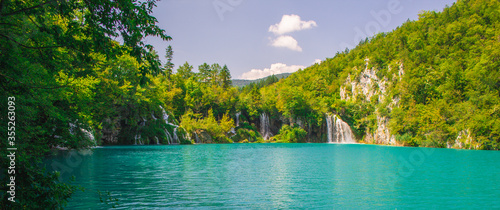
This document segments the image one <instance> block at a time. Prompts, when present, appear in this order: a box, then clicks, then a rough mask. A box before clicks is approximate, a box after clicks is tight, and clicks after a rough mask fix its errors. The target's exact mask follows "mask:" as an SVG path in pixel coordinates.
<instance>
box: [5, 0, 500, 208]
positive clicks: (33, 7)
mask: <svg viewBox="0 0 500 210" xmlns="http://www.w3.org/2000/svg"><path fill="white" fill-rule="evenodd" d="M154 6H155V1H154V0H149V1H141V2H130V1H96V0H85V1H40V0H34V1H1V3H0V68H1V71H0V89H1V96H0V97H1V98H2V103H0V108H1V110H2V115H1V116H0V118H1V119H2V123H1V125H0V128H1V129H2V130H3V131H7V130H8V125H7V122H8V121H9V120H10V118H9V117H10V116H9V115H8V114H7V110H8V106H11V105H13V103H8V101H7V100H8V98H9V97H15V101H14V103H15V123H16V126H15V146H16V147H17V154H16V157H17V159H16V161H17V162H16V167H17V170H16V177H17V178H16V179H18V180H22V181H19V182H17V185H16V187H17V189H18V191H17V192H18V194H17V195H16V201H17V202H16V203H11V202H9V203H4V202H7V199H6V197H7V196H8V195H7V194H2V201H1V202H2V206H6V207H12V208H19V209H38V208H49V209H53V208H59V207H64V205H65V204H66V202H67V200H68V199H69V198H70V196H71V194H72V193H73V192H74V191H75V190H77V188H76V187H75V186H72V185H69V184H67V183H64V182H60V181H58V180H59V178H58V176H59V173H58V172H50V171H48V170H45V169H44V167H43V166H42V160H43V158H44V157H45V156H46V155H47V154H48V152H49V151H50V150H51V149H54V148H67V149H82V148H90V147H93V146H98V145H134V144H195V143H252V142H259V143H264V142H282V143H300V142H317V143H324V142H327V132H326V116H327V115H333V114H335V115H337V116H339V117H340V118H341V119H342V120H343V121H345V122H346V123H347V124H349V126H350V127H351V129H352V131H353V133H354V135H355V137H356V139H357V140H358V142H361V143H376V144H392V145H401V146H415V147H440V148H446V147H448V148H464V149H483V150H498V149H500V71H499V69H500V2H499V1H496V0H458V1H457V2H456V3H455V4H454V5H452V6H449V7H447V8H444V10H443V11H442V12H432V11H431V12H428V11H424V12H421V13H420V14H419V19H418V20H417V21H407V22H406V23H404V24H403V25H401V26H399V27H398V28H397V29H394V30H393V31H391V32H388V33H379V34H377V35H375V36H373V37H369V38H366V39H365V40H363V41H361V42H360V43H359V44H358V46H357V47H355V48H354V49H345V51H343V52H338V53H337V54H335V55H334V56H333V57H332V58H327V59H326V60H324V61H323V62H321V63H320V64H315V65H313V66H310V67H307V68H305V69H301V70H299V71H298V72H296V73H294V74H292V75H290V76H288V77H287V78H284V79H278V78H277V77H275V76H272V77H269V78H267V79H265V80H260V81H259V82H258V83H257V82H256V83H253V84H250V85H246V86H244V87H235V86H233V85H232V82H231V74H230V69H229V68H228V67H227V66H226V65H224V64H218V63H213V64H212V62H210V61H206V62H207V63H204V64H202V65H200V66H192V65H191V64H189V63H187V62H186V63H185V64H183V65H182V66H178V67H177V66H174V65H173V63H172V59H173V57H175V49H172V48H171V47H168V48H166V49H153V47H152V46H151V45H148V44H146V43H145V42H144V38H145V37H148V36H156V37H160V38H161V39H163V40H165V41H171V40H172V38H171V37H170V36H169V35H168V29H166V30H165V29H161V28H159V27H158V26H157V20H156V19H155V17H153V16H152V14H151V13H152V9H153V8H154ZM116 40H120V41H116ZM172 41H175V39H173V40H172ZM158 50H164V51H165V52H166V55H167V56H166V60H167V62H165V63H162V62H161V61H160V58H159V56H158V53H157V51H158ZM263 118H265V119H267V120H268V124H269V125H268V130H266V131H263V130H262V127H263V125H262V124H263V121H262V119H263ZM9 135H10V134H9ZM2 139H4V140H2V141H1V143H0V144H1V145H2V148H7V147H8V146H9V145H7V144H8V143H9V141H6V139H7V132H2ZM11 146H12V145H11ZM0 154H1V155H2V160H3V161H1V167H2V168H8V158H6V157H7V155H8V152H7V151H6V150H5V149H2V150H1V151H0ZM2 173H5V171H2ZM1 177H2V183H8V180H7V176H4V175H2V176H1ZM6 191H7V186H5V185H2V192H6ZM34 201H36V202H34Z"/></svg>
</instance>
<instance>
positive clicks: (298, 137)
mask: <svg viewBox="0 0 500 210" xmlns="http://www.w3.org/2000/svg"><path fill="white" fill-rule="evenodd" d="M306 136H307V132H306V131H305V130H304V129H302V128H301V127H290V126H289V125H283V127H281V129H280V132H279V134H278V135H276V136H274V137H272V138H271V139H270V141H275V142H276V143H304V142H305V139H306Z"/></svg>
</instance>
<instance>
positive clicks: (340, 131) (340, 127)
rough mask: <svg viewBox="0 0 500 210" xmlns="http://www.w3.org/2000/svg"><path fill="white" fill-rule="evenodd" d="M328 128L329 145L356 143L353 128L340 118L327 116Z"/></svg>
mask: <svg viewBox="0 0 500 210" xmlns="http://www.w3.org/2000/svg"><path fill="white" fill-rule="evenodd" d="M326 126H327V129H328V143H347V144H353V143H356V138H355V137H354V134H353V133H352V130H351V127H349V125H348V124H347V123H346V122H344V121H342V120H341V119H340V118H338V117H337V115H333V116H330V115H327V116H326Z"/></svg>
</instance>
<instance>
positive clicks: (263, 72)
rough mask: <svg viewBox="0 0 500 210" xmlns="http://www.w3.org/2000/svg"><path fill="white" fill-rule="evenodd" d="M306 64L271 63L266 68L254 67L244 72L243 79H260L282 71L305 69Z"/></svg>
mask: <svg viewBox="0 0 500 210" xmlns="http://www.w3.org/2000/svg"><path fill="white" fill-rule="evenodd" d="M304 68H305V66H300V65H291V66H288V65H286V64H284V63H275V64H271V67H270V68H265V69H252V70H250V71H249V72H245V73H243V75H241V79H247V80H254V79H260V78H264V77H267V76H271V75H273V74H274V75H276V74H281V73H293V72H296V71H297V70H299V69H304Z"/></svg>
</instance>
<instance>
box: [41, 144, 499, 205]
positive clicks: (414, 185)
mask: <svg viewBox="0 0 500 210" xmlns="http://www.w3.org/2000/svg"><path fill="white" fill-rule="evenodd" d="M69 159H71V161H70V162H68V160H69ZM48 163H49V165H51V163H52V165H54V164H53V163H60V164H63V165H66V166H68V168H65V169H66V172H65V173H63V176H64V177H68V176H69V175H75V176H76V184H79V185H81V186H83V187H85V188H86V190H85V192H81V191H79V192H77V193H75V195H74V196H73V198H72V199H71V201H70V203H69V205H68V208H69V209H74V208H82V209H89V208H92V209H95V208H109V207H111V206H110V205H107V204H104V203H101V202H100V201H99V195H98V194H97V193H96V190H100V191H102V192H106V191H109V192H110V194H111V195H112V197H114V198H118V199H119V201H118V205H117V206H116V207H117V208H118V209H120V208H122V209H129V208H132V207H146V208H151V207H158V208H165V207H168V208H191V207H194V208H207V207H208V208H221V207H223V208H243V207H248V208H259V209H260V208H264V209H269V208H315V209H317V208H328V209H331V208H384V209H386V208H390V209H395V208H404V209H406V208H419V209H424V208H434V209H436V208H437V209H440V208H481V209H484V208H488V209H490V208H500V199H499V198H500V187H499V186H500V185H498V183H500V153H499V152H498V151H467V150H452V149H433V148H403V147H386V146H375V145H362V144H352V145H346V144H224V145H187V146H184V145H171V146H127V147H103V148H97V149H95V150H94V151H93V152H92V154H88V155H81V154H79V153H73V156H72V157H71V158H68V157H67V156H66V157H65V155H59V156H57V157H56V158H53V159H51V160H48ZM56 165H57V164H56ZM49 168H50V167H49Z"/></svg>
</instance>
